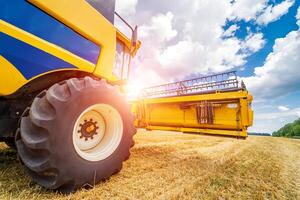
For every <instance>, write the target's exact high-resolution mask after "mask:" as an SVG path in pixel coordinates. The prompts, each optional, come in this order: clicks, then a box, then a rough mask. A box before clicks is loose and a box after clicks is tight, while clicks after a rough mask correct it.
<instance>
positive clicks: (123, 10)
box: [116, 0, 138, 16]
mask: <svg viewBox="0 0 300 200" xmlns="http://www.w3.org/2000/svg"><path fill="white" fill-rule="evenodd" d="M137 3H138V0H117V1H116V11H117V12H118V13H119V14H121V15H122V16H129V15H133V14H135V12H136V9H135V8H136V5H137Z"/></svg>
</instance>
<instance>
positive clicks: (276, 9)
mask: <svg viewBox="0 0 300 200" xmlns="http://www.w3.org/2000/svg"><path fill="white" fill-rule="evenodd" d="M293 4H294V0H285V1H283V2H281V3H279V4H277V5H274V6H272V5H270V6H268V7H267V8H266V9H265V10H264V12H263V13H262V14H261V15H260V16H259V17H258V18H257V23H258V24H261V25H267V24H269V23H270V22H274V21H276V20H278V19H279V18H280V17H281V16H283V15H285V14H286V13H287V12H288V10H289V8H290V7H291V6H292V5H293Z"/></svg>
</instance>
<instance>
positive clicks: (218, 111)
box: [132, 71, 253, 138]
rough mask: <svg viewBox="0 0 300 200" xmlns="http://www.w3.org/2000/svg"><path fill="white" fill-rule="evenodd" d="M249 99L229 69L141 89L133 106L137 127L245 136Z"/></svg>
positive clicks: (250, 113)
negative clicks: (223, 71)
mask: <svg viewBox="0 0 300 200" xmlns="http://www.w3.org/2000/svg"><path fill="white" fill-rule="evenodd" d="M252 99H253V98H252V96H251V95H250V94H249V93H248V91H247V90H246V88H245V86H244V84H243V83H242V84H241V86H240V87H239V82H238V80H237V76H236V72H234V71H232V72H227V73H222V74H215V75H212V76H206V77H201V78H196V79H192V80H187V81H180V82H176V83H170V84H165V85H160V86H156V87H151V88H147V89H144V90H143V91H142V93H141V94H140V98H139V100H137V101H135V102H133V104H132V109H133V112H134V113H135V115H136V121H135V125H136V127H138V128H146V129H147V130H168V131H169V130H170V131H181V132H189V133H204V134H213V135H224V136H233V137H238V138H246V137H247V128H248V127H249V126H252V122H253V111H252V109H251V102H252Z"/></svg>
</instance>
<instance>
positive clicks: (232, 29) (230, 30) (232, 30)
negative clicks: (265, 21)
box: [223, 24, 240, 37]
mask: <svg viewBox="0 0 300 200" xmlns="http://www.w3.org/2000/svg"><path fill="white" fill-rule="evenodd" d="M239 28H240V27H239V26H238V25H236V24H233V25H231V26H230V27H229V28H228V29H227V30H226V31H224V33H223V37H232V36H234V34H235V32H236V31H237V30H238V29H239Z"/></svg>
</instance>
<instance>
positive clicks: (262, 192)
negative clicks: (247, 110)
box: [0, 130, 300, 200]
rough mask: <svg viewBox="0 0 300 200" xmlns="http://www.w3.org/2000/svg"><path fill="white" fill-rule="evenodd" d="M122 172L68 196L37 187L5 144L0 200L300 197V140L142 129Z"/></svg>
mask: <svg viewBox="0 0 300 200" xmlns="http://www.w3.org/2000/svg"><path fill="white" fill-rule="evenodd" d="M135 140H136V145H135V147H134V148H133V149H132V151H131V152H132V155H131V157H130V159H129V160H128V161H126V162H125V163H124V166H123V170H122V171H121V172H120V173H119V174H116V175H114V176H113V177H111V178H110V179H109V180H107V181H106V182H102V183H100V184H98V185H96V186H95V187H94V189H90V190H85V189H82V190H80V191H78V192H76V193H75V194H71V195H69V196H66V195H60V194H57V193H53V192H51V191H47V190H44V189H42V188H41V187H39V186H38V185H36V184H35V183H33V182H32V181H31V180H30V178H29V177H28V176H27V175H26V173H25V171H24V170H23V168H22V166H21V164H20V163H19V162H18V161H17V160H16V154H15V152H14V151H12V150H10V149H8V148H7V147H6V146H5V144H2V143H1V144H0V199H22V200H25V199H151V200H153V199H300V140H292V139H286V138H272V137H249V138H248V139H247V140H237V139H232V138H223V137H212V136H201V135H186V134H179V133H171V132H160V131H152V132H145V131H143V130H140V131H139V132H138V134H137V135H136V136H135Z"/></svg>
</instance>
